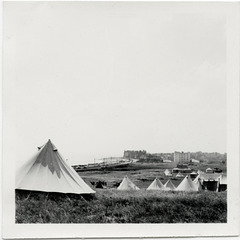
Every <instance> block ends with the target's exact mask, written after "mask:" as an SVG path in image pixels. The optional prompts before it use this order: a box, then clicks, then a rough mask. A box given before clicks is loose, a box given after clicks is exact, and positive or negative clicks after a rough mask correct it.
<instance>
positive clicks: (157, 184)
mask: <svg viewBox="0 0 240 240" xmlns="http://www.w3.org/2000/svg"><path fill="white" fill-rule="evenodd" d="M164 189H165V187H164V185H163V184H162V182H161V181H160V180H159V179H158V178H155V179H154V181H153V182H152V183H151V184H150V185H149V187H148V188H147V190H164Z"/></svg>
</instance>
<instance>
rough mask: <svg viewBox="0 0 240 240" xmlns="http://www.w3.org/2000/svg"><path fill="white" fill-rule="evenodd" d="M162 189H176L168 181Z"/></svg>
mask: <svg viewBox="0 0 240 240" xmlns="http://www.w3.org/2000/svg"><path fill="white" fill-rule="evenodd" d="M164 187H165V189H166V190H175V188H176V187H175V186H174V184H173V183H172V181H171V180H170V179H169V180H168V181H167V182H166V183H165V184H164Z"/></svg>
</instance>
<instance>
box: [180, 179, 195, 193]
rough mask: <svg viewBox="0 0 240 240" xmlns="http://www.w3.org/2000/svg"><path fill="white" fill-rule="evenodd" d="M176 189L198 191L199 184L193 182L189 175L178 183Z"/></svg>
mask: <svg viewBox="0 0 240 240" xmlns="http://www.w3.org/2000/svg"><path fill="white" fill-rule="evenodd" d="M176 191H186V192H190V191H198V190H197V185H196V184H194V183H193V181H192V180H191V178H190V177H189V176H186V177H185V178H184V179H183V180H182V182H181V183H180V184H179V185H178V187H177V188H176Z"/></svg>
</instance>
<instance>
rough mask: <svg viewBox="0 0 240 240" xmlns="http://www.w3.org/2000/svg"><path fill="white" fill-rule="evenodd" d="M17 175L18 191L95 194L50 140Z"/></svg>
mask: <svg viewBox="0 0 240 240" xmlns="http://www.w3.org/2000/svg"><path fill="white" fill-rule="evenodd" d="M38 150H39V151H38V153H37V154H36V155H35V156H34V157H33V159H31V160H30V161H28V162H27V163H26V164H25V165H24V166H23V167H22V168H21V169H20V170H19V172H18V174H17V183H16V189H20V190H30V191H41V192H59V193H74V194H91V193H95V191H93V190H92V189H91V188H90V187H89V186H88V185H87V184H86V183H85V182H84V181H83V179H82V178H81V177H80V176H79V175H78V174H77V173H76V171H75V170H74V169H73V168H72V167H70V166H69V165H68V164H67V163H66V161H64V160H63V158H62V157H61V155H60V154H59V152H58V150H57V148H56V147H55V146H54V145H53V144H52V142H51V141H50V140H49V141H48V142H47V143H46V144H45V145H43V146H42V147H39V148H38Z"/></svg>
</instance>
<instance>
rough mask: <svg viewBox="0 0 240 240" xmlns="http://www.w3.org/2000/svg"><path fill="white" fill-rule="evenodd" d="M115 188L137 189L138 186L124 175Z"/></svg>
mask: <svg viewBox="0 0 240 240" xmlns="http://www.w3.org/2000/svg"><path fill="white" fill-rule="evenodd" d="M117 190H139V188H138V187H137V186H136V185H135V184H134V183H133V182H132V181H131V180H130V179H129V178H128V177H127V176H126V177H125V178H124V179H123V180H122V182H121V183H120V185H119V187H118V188H117Z"/></svg>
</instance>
